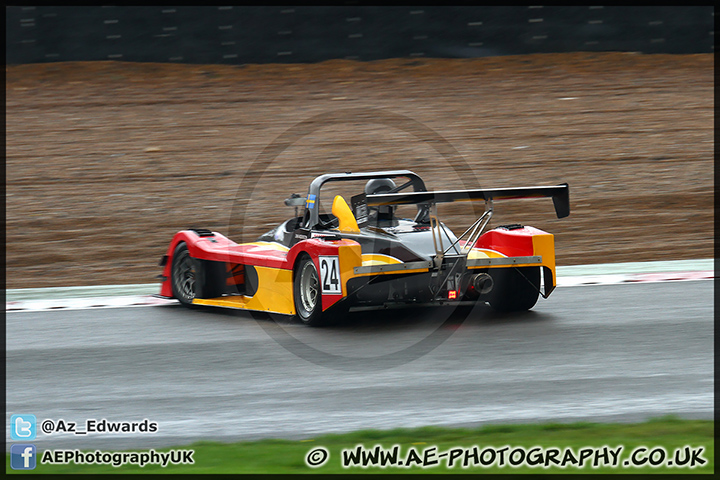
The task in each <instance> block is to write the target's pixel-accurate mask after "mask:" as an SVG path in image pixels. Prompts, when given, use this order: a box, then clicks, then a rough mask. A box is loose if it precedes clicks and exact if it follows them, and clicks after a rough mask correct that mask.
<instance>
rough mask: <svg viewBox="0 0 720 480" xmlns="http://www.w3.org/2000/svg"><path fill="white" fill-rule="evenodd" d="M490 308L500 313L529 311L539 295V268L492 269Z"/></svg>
mask: <svg viewBox="0 0 720 480" xmlns="http://www.w3.org/2000/svg"><path fill="white" fill-rule="evenodd" d="M489 273H490V276H491V277H492V279H493V289H492V291H491V292H490V294H489V296H488V303H489V304H490V306H491V307H492V308H494V309H495V310H498V311H501V312H520V311H524V310H530V309H531V308H532V307H534V306H535V303H537V299H538V296H539V294H540V267H515V268H492V269H490V271H489Z"/></svg>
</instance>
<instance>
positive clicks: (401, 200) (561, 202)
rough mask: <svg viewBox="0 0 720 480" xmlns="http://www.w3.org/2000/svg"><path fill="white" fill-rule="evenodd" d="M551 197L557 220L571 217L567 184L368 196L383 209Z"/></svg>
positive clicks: (376, 205)
mask: <svg viewBox="0 0 720 480" xmlns="http://www.w3.org/2000/svg"><path fill="white" fill-rule="evenodd" d="M540 197H551V198H552V200H553V205H554V206H555V213H556V215H557V217H558V218H564V217H567V216H568V215H570V187H569V186H568V184H567V183H563V184H561V185H554V186H547V187H510V188H481V189H477V190H440V191H436V192H406V193H382V194H377V195H368V196H367V204H368V206H371V207H378V206H381V205H411V204H421V203H424V204H428V205H430V204H436V203H449V202H473V201H479V200H484V201H492V200H505V199H515V198H540Z"/></svg>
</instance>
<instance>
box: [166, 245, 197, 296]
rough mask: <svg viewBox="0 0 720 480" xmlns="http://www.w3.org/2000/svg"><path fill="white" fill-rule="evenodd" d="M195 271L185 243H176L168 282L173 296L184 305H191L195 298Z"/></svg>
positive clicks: (195, 267)
mask: <svg viewBox="0 0 720 480" xmlns="http://www.w3.org/2000/svg"><path fill="white" fill-rule="evenodd" d="M197 273H198V272H197V266H196V264H195V260H194V259H193V258H192V257H191V256H190V252H189V251H188V248H187V245H186V244H185V243H184V242H180V243H178V245H177V246H176V247H175V252H174V253H173V259H172V267H171V273H170V275H171V282H170V283H171V286H172V293H173V297H175V298H177V299H178V300H179V301H180V303H182V304H183V305H185V306H190V305H192V301H193V299H194V298H195V284H196V279H197Z"/></svg>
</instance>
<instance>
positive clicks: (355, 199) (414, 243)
mask: <svg viewBox="0 0 720 480" xmlns="http://www.w3.org/2000/svg"><path fill="white" fill-rule="evenodd" d="M343 192H344V193H345V195H346V197H345V196H343V195H341V194H338V193H343ZM533 197H550V198H552V201H553V204H554V207H555V213H556V215H557V217H558V218H563V217H566V216H568V215H569V214H570V201H569V186H568V185H567V184H562V185H554V186H537V187H510V188H493V189H474V190H440V191H428V190H427V188H426V187H425V183H424V182H423V180H422V179H421V178H420V177H419V176H418V175H417V174H415V173H413V172H412V171H409V170H393V171H380V172H364V173H352V172H346V173H332V174H325V175H321V176H319V177H317V178H315V179H314V180H313V181H312V183H310V187H309V189H308V191H307V195H305V196H302V195H298V194H293V195H292V196H291V197H290V198H288V199H286V200H285V202H284V203H285V205H287V206H289V207H294V209H295V215H294V216H293V217H292V218H290V219H289V220H287V221H285V222H283V223H282V224H280V225H278V226H277V227H276V228H273V229H272V230H270V231H269V232H267V233H265V234H264V235H262V236H260V237H259V238H258V239H257V240H256V241H254V242H250V243H235V242H233V241H232V240H230V239H228V238H227V237H225V236H223V235H222V234H220V233H218V232H214V231H210V230H207V229H200V228H193V229H187V230H183V231H180V232H178V233H177V234H175V236H174V237H173V239H172V241H171V242H170V246H169V248H168V250H167V253H166V254H165V255H164V256H163V257H162V259H161V261H160V266H162V267H164V268H163V273H162V275H161V276H160V279H161V280H162V285H161V290H160V294H159V296H161V297H165V298H175V299H177V300H178V301H179V302H180V303H181V304H183V305H185V306H195V305H208V306H216V307H226V308H236V309H245V310H253V311H264V312H274V313H279V314H285V315H293V316H295V317H296V318H297V319H299V320H300V321H301V322H303V323H305V324H307V325H310V326H320V325H325V324H328V323H331V322H333V321H334V320H336V319H338V318H339V317H342V316H343V315H344V314H346V313H347V312H348V311H349V310H350V309H354V310H357V309H359V308H361V307H389V306H410V305H416V306H417V305H427V304H431V305H440V304H448V303H452V302H487V303H488V304H489V305H490V306H491V307H492V308H494V309H496V310H499V311H522V310H528V309H530V308H532V307H533V306H534V305H535V303H536V302H537V299H538V296H539V295H542V296H543V297H544V298H547V297H548V296H549V295H550V293H551V292H552V291H553V289H554V288H555V285H556V275H555V247H554V237H553V235H552V234H550V233H547V232H544V231H542V230H539V229H537V228H533V227H530V226H523V225H519V224H507V225H501V226H498V227H496V228H493V229H491V230H488V231H484V230H485V228H486V226H487V224H488V222H489V221H490V218H491V217H492V214H493V201H494V200H500V199H515V198H533ZM345 198H350V203H349V204H348V202H347V201H346V199H345ZM462 201H469V202H474V201H483V202H485V205H484V211H483V213H482V214H481V215H479V217H478V218H477V219H476V220H475V221H474V223H472V225H470V227H469V228H467V230H465V232H463V233H462V234H461V235H459V236H458V235H456V234H455V233H453V232H452V231H451V230H450V229H449V228H448V227H447V226H446V225H445V224H444V223H442V222H441V221H440V220H439V219H438V209H437V206H438V204H442V203H449V202H462ZM328 207H329V208H328ZM299 209H302V212H299ZM408 209H409V211H408ZM404 215H405V216H404ZM473 218H475V217H473Z"/></svg>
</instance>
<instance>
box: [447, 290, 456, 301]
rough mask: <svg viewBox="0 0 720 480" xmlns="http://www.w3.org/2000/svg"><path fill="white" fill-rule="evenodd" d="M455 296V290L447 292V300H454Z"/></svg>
mask: <svg viewBox="0 0 720 480" xmlns="http://www.w3.org/2000/svg"><path fill="white" fill-rule="evenodd" d="M456 298H457V290H450V291H449V292H448V300H455V299H456Z"/></svg>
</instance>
